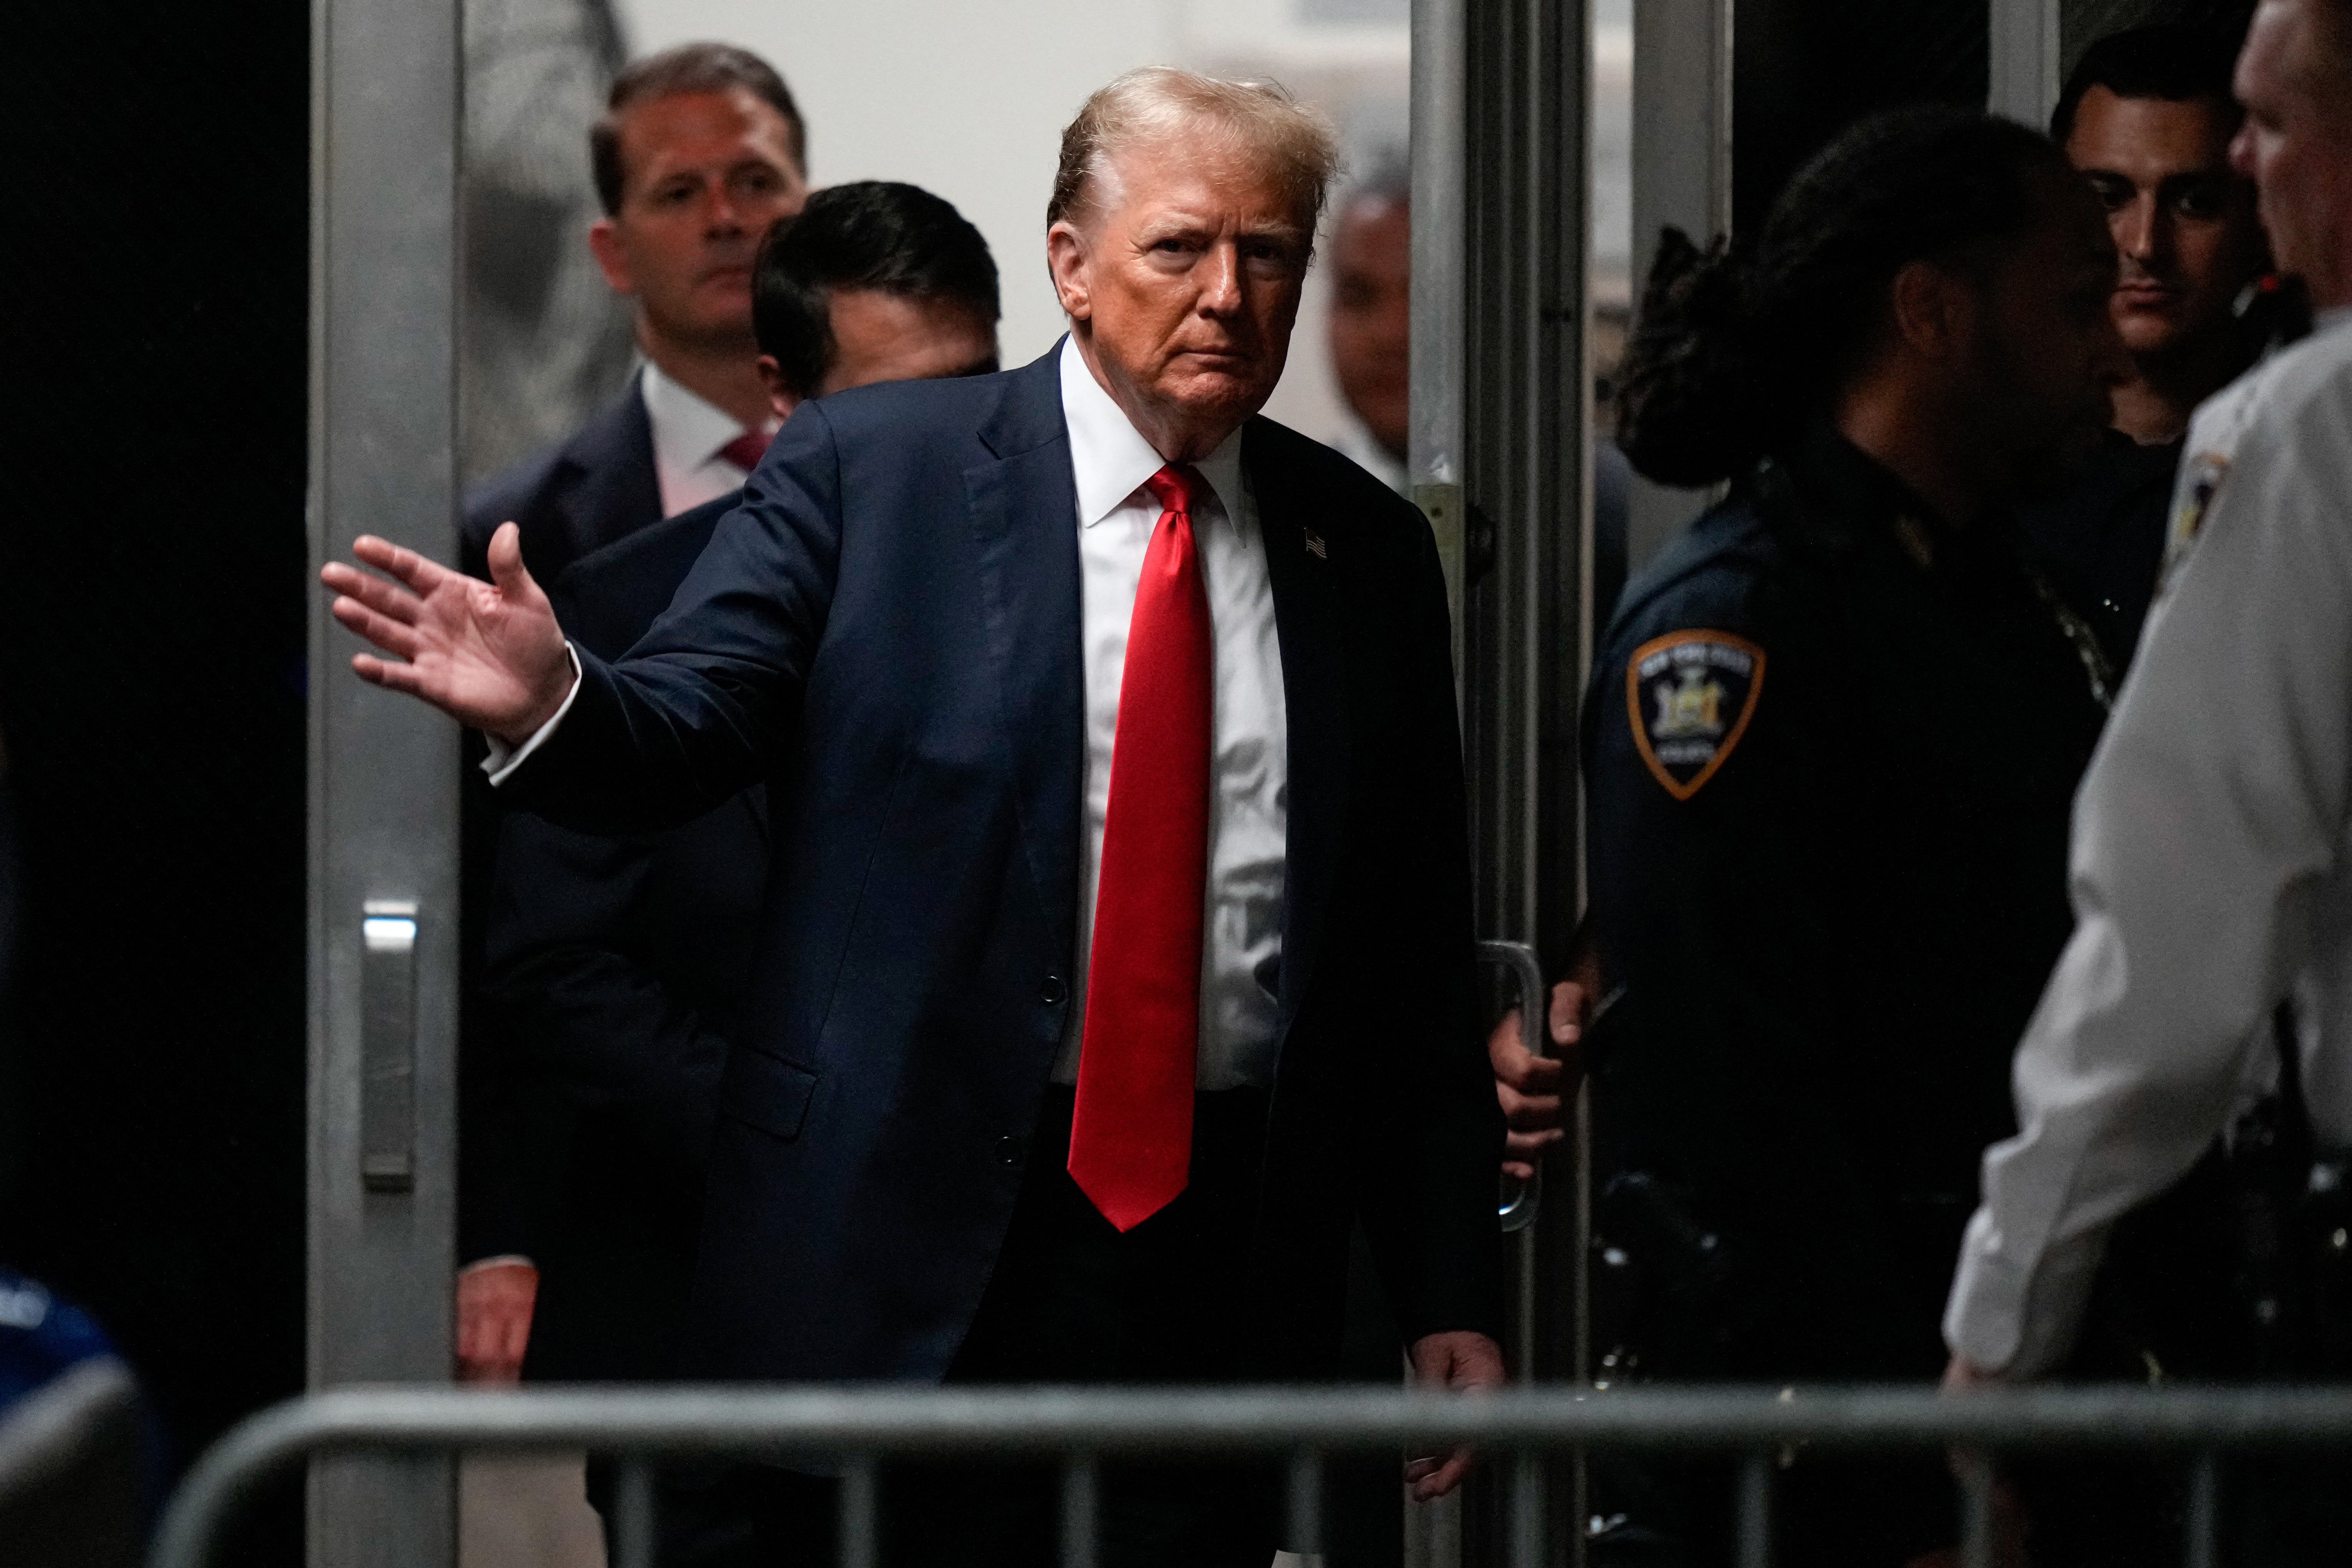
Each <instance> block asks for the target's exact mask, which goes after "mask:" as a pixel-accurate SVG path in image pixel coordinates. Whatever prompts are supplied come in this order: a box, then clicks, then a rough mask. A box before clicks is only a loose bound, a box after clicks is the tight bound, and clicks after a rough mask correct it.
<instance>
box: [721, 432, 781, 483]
mask: <svg viewBox="0 0 2352 1568" xmlns="http://www.w3.org/2000/svg"><path fill="white" fill-rule="evenodd" d="M768 440H769V437H768V435H767V433H766V432H765V431H762V430H746V431H744V432H743V434H741V435H740V436H738V437H735V439H733V440H732V441H730V442H728V443H727V445H725V446H724V447H719V456H720V457H722V458H726V459H727V460H728V461H729V462H730V463H732V464H734V465H735V466H736V467H737V468H740V469H742V470H743V471H744V472H745V473H747V474H748V473H750V472H751V470H752V469H753V468H758V467H759V466H760V459H761V458H764V457H766V456H767V455H768Z"/></svg>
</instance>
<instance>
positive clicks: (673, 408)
mask: <svg viewBox="0 0 2352 1568" xmlns="http://www.w3.org/2000/svg"><path fill="white" fill-rule="evenodd" d="M637 395H638V396H639V397H641V398H643V399H644V400H645V405H646V421H647V422H648V423H649V424H651V425H652V426H653V431H654V477H655V479H656V482H657V483H658V484H659V485H660V486H661V504H662V515H663V516H664V517H676V516H677V514H678V513H679V512H682V511H692V510H694V509H695V508H696V507H698V506H700V505H702V504H703V503H704V502H705V501H714V500H718V499H719V497H720V496H723V495H725V494H726V493H727V492H728V491H730V490H734V489H742V488H743V481H744V480H745V479H749V478H751V474H750V472H749V470H747V469H744V468H738V467H736V466H735V465H734V464H733V463H730V462H729V461H728V460H727V459H726V458H722V457H720V456H719V448H720V447H725V446H727V445H729V444H730V442H732V441H733V440H734V439H735V437H738V436H740V435H743V434H745V433H746V426H744V425H743V424H742V423H741V422H740V421H739V420H738V419H737V418H736V417H735V416H733V415H732V414H730V413H728V412H727V411H726V410H725V409H723V408H720V407H719V406H718V405H716V404H713V403H709V402H706V401H705V400H704V399H703V397H702V396H701V395H700V394H698V393H694V392H689V391H688V390H687V389H686V388H685V387H684V386H681V385H679V384H677V382H675V381H672V380H671V379H670V378H669V377H668V376H667V375H664V374H662V370H661V366H659V365H657V364H656V363H653V362H652V361H651V360H647V361H646V365H645V369H644V370H643V372H642V373H640V374H639V375H638V378H637ZM765 428H766V427H765V426H762V429H763V431H764V430H765Z"/></svg>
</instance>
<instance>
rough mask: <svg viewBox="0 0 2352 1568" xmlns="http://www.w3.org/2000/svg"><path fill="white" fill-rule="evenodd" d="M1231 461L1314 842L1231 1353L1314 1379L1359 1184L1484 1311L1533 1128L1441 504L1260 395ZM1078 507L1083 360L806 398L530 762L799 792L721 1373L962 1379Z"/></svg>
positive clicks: (608, 811) (1034, 953)
mask: <svg viewBox="0 0 2352 1568" xmlns="http://www.w3.org/2000/svg"><path fill="white" fill-rule="evenodd" d="M1242 461H1243V467H1244V472H1245V473H1246V474H1247V476H1248V479H1249V481H1250V483H1251V485H1252V487H1253V490H1254V493H1255V498H1256V501H1257V506H1258V513H1259V517H1260V520H1261V523H1262V526H1263V528H1264V530H1265V543H1266V554H1267V559H1268V566H1269V574H1270V577H1271V580H1272V587H1273V593H1274V600H1275V613H1276V626H1277V628H1278V633H1279V638H1280V643H1281V649H1282V674H1283V681H1284V687H1285V693H1286V707H1287V710H1288V714H1289V795H1288V798H1289V829H1288V831H1289V846H1288V872H1287V877H1288V881H1287V888H1286V898H1285V915H1284V931H1283V952H1282V964H1281V973H1280V977H1279V984H1278V989H1277V996H1278V1001H1279V1010H1278V1011H1279V1020H1280V1027H1281V1029H1282V1041H1281V1052H1280V1058H1279V1066H1278V1068H1277V1073H1276V1084H1275V1087H1274V1091H1273V1096H1272V1107H1271V1110H1270V1112H1269V1126H1268V1131H1267V1143H1266V1150H1265V1166H1264V1176H1263V1188H1262V1194H1263V1195H1262V1201H1261V1204H1260V1205H1259V1214H1258V1221H1257V1226H1256V1233H1255V1237H1253V1247H1254V1257H1255V1260H1256V1263H1257V1266H1258V1267H1259V1268H1260V1270H1261V1272H1262V1276H1263V1279H1264V1282H1265V1289H1264V1290H1263V1291H1262V1292H1259V1293H1258V1294H1257V1295H1256V1297H1255V1299H1256V1300H1259V1301H1260V1302H1261V1303H1262V1307H1263V1311H1264V1314H1265V1317H1264V1321H1263V1323H1262V1324H1260V1325H1257V1327H1258V1328H1259V1329H1260V1330H1261V1331H1260V1332H1259V1333H1258V1334H1257V1335H1256V1336H1255V1339H1256V1342H1258V1343H1259V1345H1260V1346H1261V1347H1262V1358H1261V1360H1260V1361H1258V1362H1257V1363H1254V1364H1251V1365H1248V1366H1237V1367H1235V1368H1234V1369H1233V1373H1234V1375H1235V1376H1237V1377H1239V1376H1301V1375H1312V1374H1316V1373H1321V1372H1323V1371H1325V1370H1327V1369H1328V1368H1329V1367H1330V1365H1331V1364H1332V1361H1333V1357H1334V1354H1335V1352H1336V1344H1337V1339H1338V1332H1339V1318H1340V1312H1339V1300H1340V1297H1341V1293H1342V1289H1343V1287H1344V1280H1345V1259H1346V1248H1347V1237H1348V1225H1349V1218H1350V1216H1351V1214H1355V1213H1360V1215H1362V1217H1363V1220H1364V1222H1365V1225H1366V1228H1367V1231H1368V1233H1369V1235H1370V1238H1371V1241H1372V1244H1373V1247H1374V1251H1375V1255H1376V1257H1377V1258H1379V1260H1380V1262H1381V1267H1382V1272H1383V1275H1384V1277H1385V1280H1386V1283H1387V1284H1388V1286H1389V1289H1390V1291H1391V1296H1392V1298H1393V1300H1394V1301H1395V1303H1396V1306H1397V1309H1398V1317H1399V1319H1400V1320H1401V1322H1402V1326H1403V1328H1404V1330H1405V1331H1406V1334H1407V1335H1408V1337H1418V1336H1419V1335H1421V1334H1423V1333H1427V1332H1432V1331H1437V1330H1442V1329H1478V1330H1484V1331H1488V1332H1493V1331H1496V1329H1497V1327H1498V1322H1499V1318H1500V1301H1501V1290H1500V1259H1501V1241H1500V1236H1499V1234H1498V1232H1497V1229H1496V1219H1495V1182H1496V1163H1497V1161H1498V1159H1499V1157H1500V1152H1501V1144H1502V1126H1501V1119H1500V1115H1499V1112H1498V1111H1497V1110H1496V1103H1495V1095H1494V1089H1493V1085H1492V1082H1491V1079H1490V1077H1489V1073H1488V1068H1487V1066H1486V1055H1485V1051H1484V1049H1483V1048H1482V1046H1481V1043H1480V1039H1479V1034H1480V1030H1479V1027H1478V1019H1477V1016H1476V1010H1475V968H1474V958H1473V944H1472V940H1471V928H1470V893H1469V868H1468V856H1467V852H1466V848H1465V833H1464V804H1463V792H1462V781H1461V773H1460V754H1461V753H1460V743H1459V739H1458V735H1457V729H1456V723H1455V717H1454V687H1453V679H1452V672H1451V668H1450V663H1449V651H1448V650H1449V635H1448V627H1447V623H1446V616H1445V599H1444V584H1443V580H1442V577H1441V574H1440V571H1439V567H1438V562H1437V555H1436V551H1435V548H1434V545H1433V542H1432V540H1431V537H1430V533H1429V529H1428V526H1427V524H1426V523H1425V522H1424V521H1423V520H1422V518H1421V516H1420V514H1419V513H1418V512H1416V511H1415V510H1413V509H1412V507H1411V506H1410V505H1409V504H1407V503H1405V502H1404V501H1402V500H1399V499H1398V498H1397V497H1396V496H1395V495H1393V494H1392V493H1391V492H1390V491H1389V490H1388V489H1386V488H1385V487H1384V486H1382V485H1381V483H1380V482H1379V481H1378V480H1376V479H1372V478H1371V477H1370V475H1368V474H1366V473H1364V472H1363V471H1362V470H1360V469H1359V468H1356V467H1355V466H1354V465H1353V464H1351V463H1349V462H1348V461H1347V460H1346V459H1345V458H1340V457H1339V455H1338V454H1336V453H1333V452H1331V451H1329V450H1328V449H1327V448H1325V447H1320V446H1318V445H1317V444H1315V443H1314V442H1311V441H1308V440H1307V439H1305V438H1304V437H1299V436H1297V435H1296V434H1294V433H1292V432H1290V431H1288V430H1286V429H1284V428H1283V427H1282V426H1278V425H1276V424H1273V423H1272V422H1270V421H1267V420H1265V419H1254V420H1252V421H1251V422H1250V424H1249V426H1248V427H1247V430H1246V433H1245V435H1244V440H1243V448H1242ZM1079 643H1080V629H1079V581H1078V551H1077V528H1076V485H1075V481H1074V479H1073V478H1072V473H1071V464H1070V450H1069V439H1068V434H1067V431H1066V426H1065V423H1064V420H1063V416H1062V410H1061V392H1060V384H1059V379H1058V373H1057V368H1056V365H1055V358H1054V356H1053V355H1052V354H1048V355H1047V356H1045V358H1043V359H1040V360H1038V361H1037V362H1036V363H1034V364H1031V365H1029V366H1027V367H1025V368H1024V369H1021V370H1017V371H1013V372H1009V373H1006V374H998V375H992V376H982V377H973V378H968V379H960V380H947V381H927V382H907V383H898V384H887V385H879V386H872V387H864V388H858V389H856V390H853V391H850V392H847V393H844V394H841V395H836V396H834V397H829V398H826V399H824V400H822V401H820V402H816V403H813V404H809V405H803V407H802V408H801V409H800V410H799V411H798V412H797V413H796V414H795V415H794V416H793V419H792V420H791V422H790V423H789V424H788V425H787V426H785V428H784V431H783V433H782V436H781V437H779V438H778V439H777V441H776V443H775V445H774V446H773V447H772V448H771V449H770V451H769V454H768V457H767V458H766V460H765V461H764V462H763V463H762V464H761V467H760V469H759V471H758V472H757V473H755V474H754V475H753V476H752V477H751V483H750V485H749V486H748V487H747V489H746V490H745V497H744V504H743V506H742V507H741V508H740V510H737V511H735V512H733V513H731V514H730V515H729V516H728V517H727V518H726V519H725V520H724V521H722V522H721V523H720V524H719V528H718V530H717V532H716V533H715V535H714V536H713V538H712V540H711V543H710V546H709V549H708V550H707V551H706V552H704V554H703V556H702V558H701V560H700V562H699V563H698V564H697V565H696V567H695V569H694V571H693V573H692V574H691V575H689V576H688V579H687V581H686V582H685V584H683V585H682V586H681V587H680V589H679V591H678V596H677V601H676V602H675V603H674V604H673V605H671V607H670V609H669V611H668V612H667V614H666V615H665V616H663V617H662V618H661V619H660V620H659V621H657V622H656V624H655V625H654V626H653V627H652V629H651V630H650V631H649V632H648V633H647V634H646V638H645V640H644V641H642V642H640V643H639V644H638V645H637V646H636V647H635V648H634V649H633V650H631V652H630V655H629V657H627V658H625V659H622V660H620V661H618V662H617V663H607V662H605V661H604V660H603V659H599V658H595V657H593V654H585V653H583V656H582V664H583V669H584V672H585V675H584V679H583V684H582V688H581V689H580V691H579V693H578V695H577V697H576V699H575V700H574V702H573V705H572V710H571V712H570V714H569V716H568V717H567V719H566V720H565V721H564V722H563V724H562V725H561V726H560V727H559V728H558V729H557V731H555V733H554V734H553V735H551V737H549V740H548V742H547V743H546V744H545V745H543V746H542V747H541V750H540V751H539V752H537V753H536V754H535V755H534V756H533V757H532V758H531V759H530V761H529V762H527V763H525V764H524V765H523V766H522V767H521V768H520V769H518V770H517V771H516V773H514V775H513V776H512V777H511V778H510V780H509V783H508V785H507V786H506V787H507V788H508V789H509V790H511V791H512V792H513V795H514V799H513V802H512V804H514V805H520V806H524V807H527V808H529V809H531V810H535V811H538V812H541V813H543V814H545V815H548V816H552V817H556V818H558V819H560V820H562V821H565V822H567V823H569V824H571V825H572V826H579V827H583V828H586V829H589V830H613V829H630V828H634V829H643V828H646V827H650V826H656V825H658V824H661V823H665V822H676V821H682V820H686V819H688V818H690V817H692V816H695V815H696V814H698V813H699V812H702V811H706V810H708V809H709V808H710V807H711V806H712V805H716V804H717V803H719V802H720V801H722V800H724V799H726V798H727V797H728V796H730V795H733V794H734V793H735V792H737V791H739V790H740V789H742V788H744V787H745V786H746V785H748V784H752V783H755V782H758V781H760V780H761V779H763V778H772V779H773V780H775V781H776V782H777V784H779V785H780V786H781V787H778V788H776V789H774V790H773V791H772V798H773V799H774V800H775V801H777V802H778V803H779V809H778V812H777V816H776V832H775V837H774V849H773V855H774V858H773V862H772V872H771V877H770V881H769V888H768V896H767V902H766V908H765V911H764V913H763V916H762V919H761V933H760V948H759V952H760V960H759V963H760V968H759V971H758V973H756V974H755V976H754V979H753V983H752V990H751V998H750V1001H749V1003H748V1005H747V1006H746V1009H745V1013H744V1018H743V1026H742V1035H741V1038H740V1042H739V1043H738V1044H737V1046H736V1047H735V1048H734V1049H733V1050H732V1051H731V1052H730V1055H729V1058H728V1061H727V1065H726V1067H725V1069H724V1071H723V1073H722V1075H721V1078H720V1081H719V1091H718V1099H717V1101H716V1109H717V1112H718V1119H717V1125H716V1128H715V1131H714V1134H713V1142H712V1146H711V1153H710V1194H709V1206H708V1209H707V1211H706V1215H707V1217H706V1221H705V1226H704V1233H703V1243H702V1249H701V1259H700V1267H699V1272H698V1279H697V1286H696V1291H695V1308H694V1311H693V1314H692V1316H691V1318H690V1320H689V1321H690V1328H689V1345H688V1357H689V1360H688V1370H689V1371H691V1372H693V1373H698V1374H701V1375H710V1376H721V1377H743V1378H778V1379H806V1378H841V1377H910V1378H936V1377H938V1376H940V1374H941V1373H943V1372H944V1370H945V1369H946V1367H947V1365H948V1363H949V1362H950V1358H951V1357H952V1356H953V1355H954V1354H955V1352H956V1351H957V1348H958V1346H959V1345H960V1343H961V1340H962V1338H963V1335H964V1333H965V1331H966V1329H967V1328H968V1327H969V1325H970V1323H971V1317H972V1313H973V1310H974V1309H975V1308H976V1307H977V1306H978V1304H979V1301H980V1297H981V1292H982V1288H983V1286H984V1285H985V1284H986V1282H987V1279H988V1277H989V1273H990V1270H991V1268H992V1266H993V1264H994V1261H995V1258H996V1255H997V1252H998V1249H999V1247H1000V1245H1001V1243H1002V1241H1003V1236H1004V1232H1005V1227H1006V1224H1007V1222H1008V1220H1009V1219H1010V1217H1011V1215H1012V1212H1013V1199H1014V1196H1015V1194H1016V1193H1017V1192H1018V1191H1019V1189H1020V1185H1021V1177H1022V1168H1023V1166H1024V1163H1025V1162H1026V1160H1027V1159H1028V1158H1029V1157H1030V1155H1031V1151H1030V1148H1029V1135H1030V1132H1031V1130H1032V1128H1033V1126H1034V1123H1035V1121H1036V1119H1037V1116H1038V1112H1039V1109H1040V1106H1041V1103H1042V1101H1043V1098H1044V1090H1045V1087H1046V1084H1047V1081H1048V1079H1049V1077H1050V1074H1051V1070H1052V1067H1053V1063H1054V1059H1055V1053H1056V1050H1057V1048H1058V1046H1059V1043H1060V1041H1061V1038H1062V1034H1063V1030H1064V1027H1065V1026H1066V1024H1067V1022H1068V1019H1067V1016H1066V1015H1067V1010H1068V1001H1067V997H1068V994H1069V984H1068V980H1069V975H1070V973H1071V965H1072V962H1073V954H1074V952H1075V951H1076V921H1077V918H1078V908H1079V893H1078V874H1079V858H1080V854H1079V843H1078V834H1079V832H1080V820H1081V818H1080V800H1079V792H1080V778H1081V773H1082V768H1083V760H1084V750H1083V748H1084V745H1085V736H1084V715H1083V711H1082V709H1083V701H1084V693H1083V684H1082V679H1081V676H1080V647H1079ZM1037 1156H1038V1157H1040V1158H1055V1159H1058V1158H1060V1157H1061V1152H1060V1151H1058V1150H1041V1151H1038V1152H1037Z"/></svg>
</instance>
